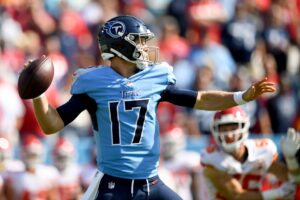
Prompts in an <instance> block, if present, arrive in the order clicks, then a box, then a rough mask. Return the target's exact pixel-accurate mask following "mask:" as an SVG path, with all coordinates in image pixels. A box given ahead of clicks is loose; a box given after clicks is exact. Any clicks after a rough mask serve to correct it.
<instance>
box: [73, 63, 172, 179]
mask: <svg viewBox="0 0 300 200" xmlns="http://www.w3.org/2000/svg"><path fill="white" fill-rule="evenodd" d="M175 81H176V79H175V76H174V75H173V69H172V67H170V66H169V65H168V64H167V63H161V64H159V65H154V66H151V67H148V68H146V69H144V70H142V71H140V72H138V73H136V74H134V75H132V76H131V77H129V78H124V77H123V76H121V75H120V74H118V73H117V72H116V71H114V70H113V69H112V68H111V67H108V66H100V67H91V68H86V69H79V70H78V71H77V72H76V75H75V80H74V82H73V85H72V89H71V93H72V94H83V93H85V94H87V95H88V96H89V97H91V98H92V99H94V100H95V101H96V104H97V112H96V120H97V126H98V130H97V131H95V139H96V145H97V152H98V154H97V161H98V169H99V170H100V171H102V172H103V173H106V174H109V175H112V176H116V177H120V178H127V179H145V178H149V177H153V176H156V175H157V166H158V161H159V154H160V143H159V125H158V121H157V118H156V108H157V105H158V102H159V100H160V98H161V96H160V95H161V93H162V91H164V90H165V89H166V87H167V86H168V85H172V84H175Z"/></svg>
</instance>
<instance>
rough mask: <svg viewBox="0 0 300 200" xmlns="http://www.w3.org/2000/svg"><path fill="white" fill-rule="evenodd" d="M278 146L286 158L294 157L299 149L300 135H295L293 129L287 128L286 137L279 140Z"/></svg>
mask: <svg viewBox="0 0 300 200" xmlns="http://www.w3.org/2000/svg"><path fill="white" fill-rule="evenodd" d="M280 146H281V151H282V153H283V155H284V156H285V157H286V158H292V157H295V155H296V153H297V151H298V150H299V148H300V133H297V132H296V130H295V129H294V128H289V129H288V132H287V136H284V137H282V138H281V141H280Z"/></svg>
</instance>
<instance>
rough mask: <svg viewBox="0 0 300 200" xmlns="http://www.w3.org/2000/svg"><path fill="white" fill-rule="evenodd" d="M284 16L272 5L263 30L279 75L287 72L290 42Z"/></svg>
mask: <svg viewBox="0 0 300 200" xmlns="http://www.w3.org/2000/svg"><path fill="white" fill-rule="evenodd" d="M284 16H285V12H284V9H283V8H282V7H281V6H280V5H278V4H272V5H271V7H270V10H269V13H268V18H267V23H266V27H265V30H264V38H265V40H266V43H267V48H268V51H269V52H270V53H271V54H273V55H274V57H275V60H276V63H277V66H278V68H277V71H278V73H279V74H280V73H282V72H285V71H286V70H287V50H288V46H289V40H290V36H289V33H288V31H287V29H286V26H287V24H286V23H285V17H284Z"/></svg>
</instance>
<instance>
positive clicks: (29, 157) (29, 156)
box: [23, 151, 42, 168]
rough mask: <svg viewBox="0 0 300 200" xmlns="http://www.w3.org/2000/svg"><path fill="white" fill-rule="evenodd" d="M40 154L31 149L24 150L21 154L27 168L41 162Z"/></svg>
mask: <svg viewBox="0 0 300 200" xmlns="http://www.w3.org/2000/svg"><path fill="white" fill-rule="evenodd" d="M41 159H42V158H41V154H39V153H37V152H32V151H25V152H24V155H23V162H24V164H25V165H26V167H27V168H35V166H36V165H37V164H39V163H41V161H42V160H41Z"/></svg>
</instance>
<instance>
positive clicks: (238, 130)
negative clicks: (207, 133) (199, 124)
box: [201, 106, 296, 200]
mask: <svg viewBox="0 0 300 200" xmlns="http://www.w3.org/2000/svg"><path fill="white" fill-rule="evenodd" d="M249 123H250V121H249V118H248V116H247V114H246V113H245V111H244V110H242V109H241V108H240V107H238V106H237V107H233V108H229V109H225V110H223V111H219V112H216V113H215V115H214V119H213V122H212V133H213V136H214V139H215V141H216V144H215V145H211V146H208V147H207V148H206V149H205V150H203V151H202V152H201V163H202V164H203V166H204V170H203V173H204V176H205V179H206V180H207V185H208V188H209V194H210V198H211V199H225V200H226V199H227V200H232V199H236V200H239V199H241V200H243V199H247V200H252V199H253V200H254V199H255V200H259V199H263V200H269V199H279V198H280V199H293V198H294V192H295V185H294V184H293V183H292V182H290V181H289V180H288V172H289V170H288V168H287V166H286V165H284V164H283V163H281V162H279V161H277V156H278V155H277V154H278V153H277V149H276V145H275V144H274V142H273V141H272V140H270V139H248V135H249V132H248V129H249ZM288 141H289V140H288ZM289 142H290V141H289ZM292 143H296V141H295V142H290V144H292ZM286 145H287V140H286V139H284V140H283V142H282V147H285V148H286ZM282 151H283V152H286V150H285V149H282ZM286 154H287V153H285V155H286ZM267 173H271V174H273V175H275V176H276V177H277V179H278V180H280V181H282V182H283V184H281V186H280V187H278V188H275V189H270V190H266V191H261V181H262V178H263V176H264V175H265V174H267Z"/></svg>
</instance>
